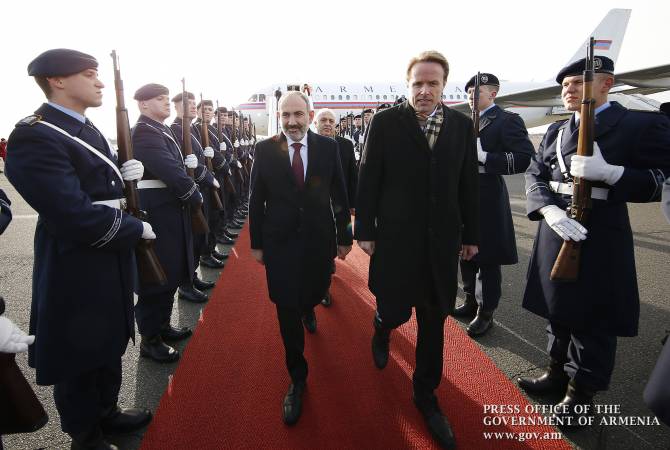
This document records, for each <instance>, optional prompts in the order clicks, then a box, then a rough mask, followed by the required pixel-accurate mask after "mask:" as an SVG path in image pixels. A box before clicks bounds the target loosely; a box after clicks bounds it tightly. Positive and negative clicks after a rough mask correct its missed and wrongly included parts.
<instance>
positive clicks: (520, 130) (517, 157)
mask: <svg viewBox="0 0 670 450" xmlns="http://www.w3.org/2000/svg"><path fill="white" fill-rule="evenodd" d="M476 77H477V75H475V76H473V77H472V78H471V79H470V81H468V82H467V84H466V85H465V91H466V92H467V93H468V99H469V100H470V107H471V108H472V107H473V105H474V100H473V98H474V86H475V82H476ZM498 89H500V82H499V81H498V77H496V76H495V75H493V74H491V73H481V74H479V117H480V120H479V137H478V138H477V159H478V160H479V202H480V211H481V216H480V227H481V233H480V234H481V240H480V242H479V253H478V254H477V256H476V257H475V258H474V259H473V260H472V261H461V277H462V279H463V291H465V303H464V304H463V305H461V306H459V307H458V308H456V309H455V310H454V316H461V317H469V318H472V317H474V319H473V320H472V321H471V322H470V324H469V325H468V327H467V329H466V331H467V332H468V334H469V335H470V336H472V337H475V336H481V335H483V334H485V333H486V332H487V331H488V330H489V329H490V328H491V327H492V326H493V311H495V310H496V308H497V307H498V302H499V301H500V296H501V294H502V289H501V284H502V271H501V270H500V266H501V265H509V264H516V263H517V262H518V260H519V258H518V256H517V252H516V239H515V237H514V223H513V222H512V210H511V208H510V203H509V194H508V193H507V187H506V185H505V180H503V177H502V175H512V174H515V173H521V172H525V171H526V168H527V167H528V164H529V163H530V158H531V156H533V155H534V154H535V149H534V148H533V144H532V143H531V142H530V139H528V132H527V131H526V126H525V125H524V123H523V120H521V117H519V115H518V114H514V113H511V112H507V111H505V110H504V109H502V108H500V107H498V106H497V105H496V104H495V102H494V100H495V97H496V95H497V94H498ZM478 305H479V306H478ZM475 314H476V316H475Z"/></svg>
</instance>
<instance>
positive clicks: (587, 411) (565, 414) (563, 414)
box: [553, 380, 595, 428]
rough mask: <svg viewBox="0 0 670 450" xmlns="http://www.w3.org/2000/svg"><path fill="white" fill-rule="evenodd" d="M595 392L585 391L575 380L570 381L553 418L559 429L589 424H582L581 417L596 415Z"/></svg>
mask: <svg viewBox="0 0 670 450" xmlns="http://www.w3.org/2000/svg"><path fill="white" fill-rule="evenodd" d="M594 394H595V391H591V390H588V389H585V388H584V387H583V386H580V385H579V384H578V383H576V382H575V380H570V382H569V383H568V388H567V390H566V392H565V397H564V398H563V400H561V401H560V402H558V403H557V404H556V405H554V414H553V418H554V420H555V423H556V424H557V426H558V427H559V428H577V427H582V426H584V424H587V423H589V419H586V420H584V421H582V423H580V420H579V419H580V417H590V416H593V415H594V407H593V396H594Z"/></svg>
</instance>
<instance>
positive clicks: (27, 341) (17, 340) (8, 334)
mask: <svg viewBox="0 0 670 450" xmlns="http://www.w3.org/2000/svg"><path fill="white" fill-rule="evenodd" d="M33 342H35V336H28V335H27V334H26V333H24V332H23V331H21V329H20V328H19V327H17V326H16V324H14V322H12V321H11V320H9V319H8V318H6V317H0V353H21V352H25V351H28V346H29V345H32V343H33Z"/></svg>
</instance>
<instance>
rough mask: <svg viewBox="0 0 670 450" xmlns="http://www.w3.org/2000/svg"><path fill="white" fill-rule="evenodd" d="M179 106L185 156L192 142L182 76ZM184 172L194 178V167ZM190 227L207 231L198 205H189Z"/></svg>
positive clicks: (198, 231) (198, 230)
mask: <svg viewBox="0 0 670 450" xmlns="http://www.w3.org/2000/svg"><path fill="white" fill-rule="evenodd" d="M181 108H182V115H181V152H182V154H183V155H184V157H186V156H188V155H192V154H193V146H192V145H193V144H192V142H191V117H188V114H189V106H188V93H187V92H186V80H185V79H184V78H182V79H181ZM186 173H188V175H189V176H190V177H191V178H195V169H189V168H188V167H187V168H186ZM191 229H192V230H193V233H195V234H207V233H209V225H207V219H206V218H205V215H204V214H203V213H202V207H201V206H200V205H198V206H191Z"/></svg>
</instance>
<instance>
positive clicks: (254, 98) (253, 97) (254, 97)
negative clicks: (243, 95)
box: [251, 94, 258, 102]
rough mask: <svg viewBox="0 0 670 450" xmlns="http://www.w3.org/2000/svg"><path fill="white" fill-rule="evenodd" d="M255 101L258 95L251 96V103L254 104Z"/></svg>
mask: <svg viewBox="0 0 670 450" xmlns="http://www.w3.org/2000/svg"><path fill="white" fill-rule="evenodd" d="M257 100H258V95H256V94H254V95H252V96H251V101H252V102H255V101H257Z"/></svg>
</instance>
